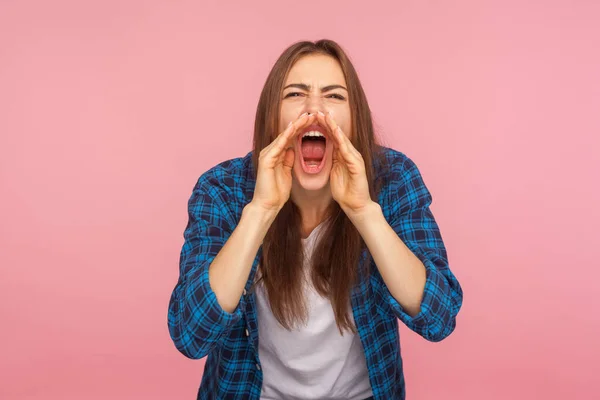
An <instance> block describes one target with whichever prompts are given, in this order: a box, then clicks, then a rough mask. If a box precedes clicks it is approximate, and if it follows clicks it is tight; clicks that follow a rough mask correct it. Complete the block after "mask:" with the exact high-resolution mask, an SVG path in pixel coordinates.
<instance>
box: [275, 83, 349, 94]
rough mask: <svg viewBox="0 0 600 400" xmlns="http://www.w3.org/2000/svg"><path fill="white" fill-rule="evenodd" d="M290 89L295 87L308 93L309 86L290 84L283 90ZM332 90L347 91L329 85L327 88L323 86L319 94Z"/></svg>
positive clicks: (340, 86) (341, 87) (340, 87)
mask: <svg viewBox="0 0 600 400" xmlns="http://www.w3.org/2000/svg"><path fill="white" fill-rule="evenodd" d="M290 87H295V88H298V89H302V90H306V91H307V92H310V89H311V85H307V84H305V83H290V84H289V85H287V86H286V87H284V88H283V90H285V89H287V88H290ZM333 89H344V90H345V91H346V92H347V91H348V89H346V88H345V87H343V86H342V85H329V86H323V87H322V88H321V92H329V91H330V90H333Z"/></svg>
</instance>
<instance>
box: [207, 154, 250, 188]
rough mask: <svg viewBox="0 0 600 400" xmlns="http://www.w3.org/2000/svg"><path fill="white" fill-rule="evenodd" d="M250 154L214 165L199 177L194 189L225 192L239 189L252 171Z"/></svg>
mask: <svg viewBox="0 0 600 400" xmlns="http://www.w3.org/2000/svg"><path fill="white" fill-rule="evenodd" d="M251 155H252V153H248V154H246V155H245V156H243V157H236V158H230V159H227V160H224V161H221V162H220V163H218V164H216V165H214V166H213V167H211V168H209V169H208V170H206V171H205V172H204V173H202V174H201V175H200V177H199V178H198V181H197V183H196V189H203V190H219V191H221V190H225V191H231V190H234V189H241V186H243V185H244V184H245V183H246V182H247V181H248V180H249V179H250V175H251V172H252V171H251V169H252V158H251Z"/></svg>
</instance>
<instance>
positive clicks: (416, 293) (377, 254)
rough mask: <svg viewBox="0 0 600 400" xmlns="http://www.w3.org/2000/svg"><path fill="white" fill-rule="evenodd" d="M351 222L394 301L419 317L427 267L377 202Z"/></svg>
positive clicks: (350, 216) (410, 313) (351, 216)
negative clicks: (400, 235)
mask: <svg viewBox="0 0 600 400" xmlns="http://www.w3.org/2000/svg"><path fill="white" fill-rule="evenodd" d="M349 218H350V220H351V221H352V222H353V224H354V226H356V229H357V230H358V231H359V233H360V235H361V236H362V238H363V240H364V241H365V243H366V245H367V247H368V248H369V252H370V253H371V255H372V256H373V259H374V261H375V264H376V265H377V269H378V270H379V273H380V274H381V276H382V278H383V280H384V282H385V284H386V286H387V287H388V289H389V291H390V293H391V294H392V296H394V298H395V299H396V300H397V301H398V303H400V304H401V305H402V307H403V308H404V309H405V310H406V313H407V314H409V315H411V316H415V315H417V314H418V313H419V311H420V308H421V300H422V299H423V290H424V288H425V280H426V270H425V266H424V265H423V263H422V262H421V260H419V258H418V257H417V256H415V255H414V254H413V253H412V251H410V249H409V248H408V247H407V246H406V245H405V244H404V242H403V241H402V239H400V237H399V236H398V235H397V234H396V232H394V230H393V229H392V227H391V226H390V225H389V224H388V222H387V221H386V219H385V217H384V215H383V213H382V211H381V207H380V206H379V204H377V203H375V202H373V203H372V204H371V205H370V206H369V207H368V208H367V209H365V211H364V212H362V213H360V214H359V215H352V214H351V213H350V214H349Z"/></svg>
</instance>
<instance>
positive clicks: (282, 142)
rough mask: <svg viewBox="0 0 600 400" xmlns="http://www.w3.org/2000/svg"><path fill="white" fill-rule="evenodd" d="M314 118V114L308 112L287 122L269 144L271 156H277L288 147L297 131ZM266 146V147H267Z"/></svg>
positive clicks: (310, 122)
mask: <svg viewBox="0 0 600 400" xmlns="http://www.w3.org/2000/svg"><path fill="white" fill-rule="evenodd" d="M314 120H315V116H314V115H311V114H309V113H304V114H302V115H300V116H299V117H298V119H296V120H295V121H292V122H290V123H289V124H288V126H287V128H286V129H285V130H284V131H283V132H281V133H280V134H279V136H277V138H275V140H274V141H273V142H272V143H271V144H270V145H269V146H270V149H269V150H268V151H267V152H269V153H271V152H273V154H272V155H273V156H274V157H277V156H279V155H280V154H281V153H282V152H283V150H284V149H286V148H287V147H288V144H289V142H290V140H291V139H292V138H294V137H296V135H297V134H298V132H299V131H300V130H301V129H302V128H304V127H305V126H307V125H309V124H312V123H313V121H314ZM269 146H268V147H269Z"/></svg>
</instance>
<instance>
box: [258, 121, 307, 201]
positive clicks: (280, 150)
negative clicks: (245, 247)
mask: <svg viewBox="0 0 600 400" xmlns="http://www.w3.org/2000/svg"><path fill="white" fill-rule="evenodd" d="M315 119H316V115H315V114H312V115H311V114H308V113H304V114H302V115H301V116H300V117H298V119H297V120H296V121H293V122H292V123H290V124H289V125H288V127H287V128H286V129H285V130H284V131H283V132H281V133H280V134H279V136H277V138H275V140H273V141H272V142H271V143H270V144H269V145H268V146H267V147H265V148H264V149H262V151H261V152H260V155H259V157H258V171H257V174H256V187H255V188H254V197H253V198H252V203H253V204H255V205H257V206H259V207H260V208H261V209H264V210H265V211H267V212H274V213H278V212H279V210H281V208H283V205H284V204H285V203H286V201H288V199H289V198H290V192H291V190H292V167H293V166H294V157H295V154H294V148H293V145H292V146H291V147H289V144H290V142H292V140H294V139H295V138H296V135H297V134H298V132H299V131H300V130H301V129H302V128H304V127H306V126H308V125H310V124H312V123H313V122H314V121H315ZM292 144H293V142H292ZM298 151H300V149H298Z"/></svg>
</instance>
